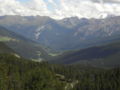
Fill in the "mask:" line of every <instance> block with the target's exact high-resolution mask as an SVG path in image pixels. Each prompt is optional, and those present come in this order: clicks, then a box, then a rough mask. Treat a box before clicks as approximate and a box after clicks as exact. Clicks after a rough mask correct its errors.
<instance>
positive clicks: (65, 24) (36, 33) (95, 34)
mask: <svg viewBox="0 0 120 90" xmlns="http://www.w3.org/2000/svg"><path fill="white" fill-rule="evenodd" d="M0 25H2V26H4V27H5V28H7V29H8V30H9V31H13V32H15V33H18V34H19V35H21V36H24V37H25V38H29V39H31V40H33V41H35V42H37V43H40V44H41V45H43V46H46V47H50V48H51V49H53V50H55V51H65V50H72V49H81V48H87V47H91V46H95V45H100V44H103V43H109V42H111V41H113V40H118V38H119V35H120V17H119V16H116V17H108V18H106V19H86V18H82V19H79V18H77V17H71V18H65V19H61V20H54V19H52V18H50V17H45V16H1V17H0Z"/></svg>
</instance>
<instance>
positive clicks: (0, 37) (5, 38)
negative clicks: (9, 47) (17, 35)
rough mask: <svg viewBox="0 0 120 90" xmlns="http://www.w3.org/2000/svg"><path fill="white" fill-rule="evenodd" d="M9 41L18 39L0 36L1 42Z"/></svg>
mask: <svg viewBox="0 0 120 90" xmlns="http://www.w3.org/2000/svg"><path fill="white" fill-rule="evenodd" d="M9 41H18V40H16V39H14V38H10V37H5V36H0V42H9Z"/></svg>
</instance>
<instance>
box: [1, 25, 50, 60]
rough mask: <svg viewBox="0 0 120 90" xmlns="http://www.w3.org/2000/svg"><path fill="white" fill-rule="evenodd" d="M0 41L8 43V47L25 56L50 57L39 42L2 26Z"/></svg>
mask: <svg viewBox="0 0 120 90" xmlns="http://www.w3.org/2000/svg"><path fill="white" fill-rule="evenodd" d="M0 41H1V42H4V43H6V44H7V45H8V47H10V48H12V49H13V50H14V51H15V52H16V53H18V54H19V55H20V56H22V57H24V58H29V59H37V60H43V59H45V60H46V59H47V58H48V57H49V56H48V54H47V53H46V52H45V51H44V50H43V49H42V47H41V46H40V45H39V44H37V43H35V42H33V41H31V40H29V39H26V38H24V37H22V36H20V35H18V34H16V33H14V32H11V31H8V30H7V29H5V28H4V27H1V26H0Z"/></svg>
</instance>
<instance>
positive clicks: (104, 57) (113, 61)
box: [55, 42, 120, 66]
mask: <svg viewBox="0 0 120 90" xmlns="http://www.w3.org/2000/svg"><path fill="white" fill-rule="evenodd" d="M55 60H56V61H55V62H56V63H62V64H73V63H81V64H90V65H94V66H97V65H98V66H99V65H100V66H101V65H102V66H106V65H108V66H116V65H117V66H119V65H120V42H116V43H111V44H108V45H102V46H97V47H91V48H87V49H83V50H79V51H73V52H67V53H64V54H62V55H60V56H58V57H55Z"/></svg>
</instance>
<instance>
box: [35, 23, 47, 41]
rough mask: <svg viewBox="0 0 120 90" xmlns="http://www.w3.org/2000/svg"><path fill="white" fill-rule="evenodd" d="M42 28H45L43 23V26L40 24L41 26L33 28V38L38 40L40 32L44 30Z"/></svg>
mask: <svg viewBox="0 0 120 90" xmlns="http://www.w3.org/2000/svg"><path fill="white" fill-rule="evenodd" d="M44 28H45V25H44V26H41V27H38V28H37V29H36V30H35V39H36V40H38V39H39V37H40V35H41V33H42V32H43V31H44Z"/></svg>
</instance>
